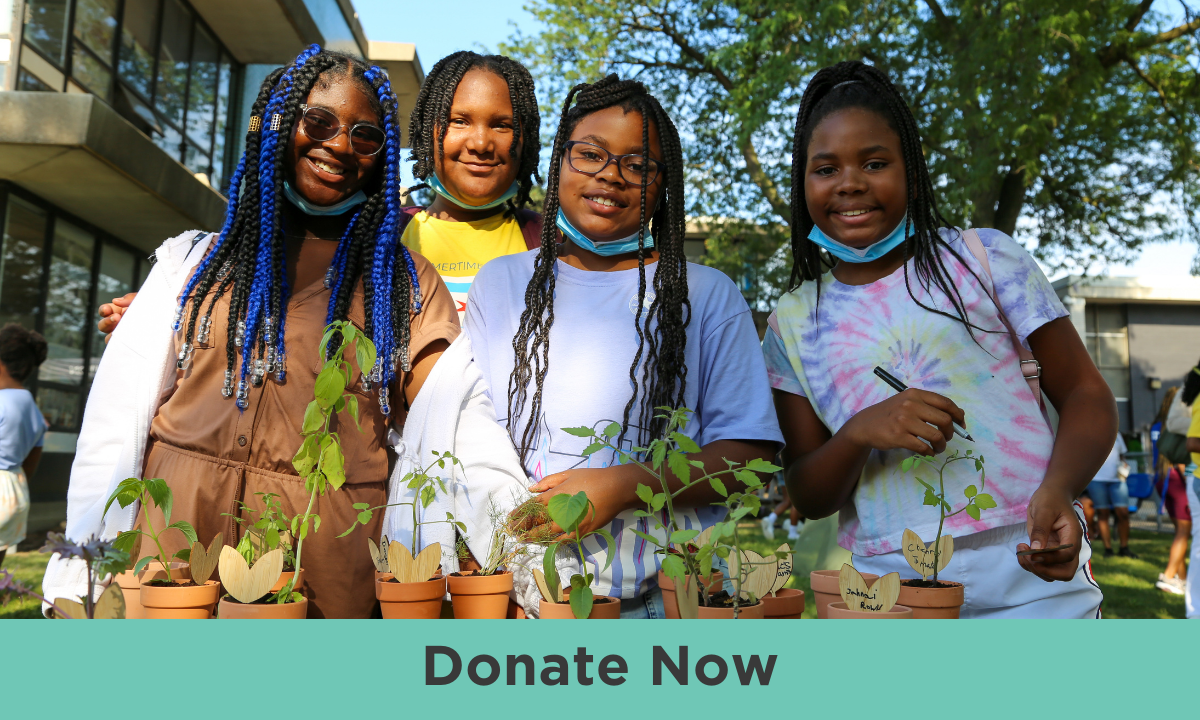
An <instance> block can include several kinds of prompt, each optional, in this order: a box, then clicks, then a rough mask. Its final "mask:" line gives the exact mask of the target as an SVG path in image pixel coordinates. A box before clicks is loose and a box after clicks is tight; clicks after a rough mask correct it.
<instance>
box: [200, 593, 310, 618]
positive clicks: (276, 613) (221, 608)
mask: <svg viewBox="0 0 1200 720" xmlns="http://www.w3.org/2000/svg"><path fill="white" fill-rule="evenodd" d="M307 616H308V598H304V599H303V600H301V601H300V602H295V603H284V604H282V605H280V604H279V603H249V604H247V603H240V602H238V601H237V600H232V599H230V598H221V602H220V604H219V605H217V617H219V618H221V619H222V620H303V619H304V618H306V617H307Z"/></svg>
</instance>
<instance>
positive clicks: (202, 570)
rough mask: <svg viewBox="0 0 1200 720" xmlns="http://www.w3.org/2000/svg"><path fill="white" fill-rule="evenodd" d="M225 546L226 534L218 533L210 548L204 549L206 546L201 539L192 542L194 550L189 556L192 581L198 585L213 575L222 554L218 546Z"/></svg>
mask: <svg viewBox="0 0 1200 720" xmlns="http://www.w3.org/2000/svg"><path fill="white" fill-rule="evenodd" d="M224 546H225V535H224V534H223V533H217V536H216V537H215V538H213V539H212V542H211V543H209V545H208V550H207V551H205V550H204V546H203V545H201V544H200V541H199V540H197V541H196V542H194V543H192V551H191V554H190V555H189V556H188V565H189V566H190V567H189V569H190V571H191V574H192V582H194V583H196V584H197V585H203V584H204V583H206V582H208V579H209V578H210V577H212V574H213V570H216V569H217V562H218V561H219V560H220V559H221V555H220V554H219V553H218V552H217V548H219V547H224Z"/></svg>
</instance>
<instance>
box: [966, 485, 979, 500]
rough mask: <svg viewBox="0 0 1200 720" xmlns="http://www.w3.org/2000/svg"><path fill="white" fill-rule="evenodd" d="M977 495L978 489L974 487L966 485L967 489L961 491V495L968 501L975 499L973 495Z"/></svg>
mask: <svg viewBox="0 0 1200 720" xmlns="http://www.w3.org/2000/svg"><path fill="white" fill-rule="evenodd" d="M978 493H979V488H977V487H975V486H974V485H968V486H967V489H966V490H963V495H966V496H967V499H968V500H970V499H971V498H973V497H975V495H977V494H978Z"/></svg>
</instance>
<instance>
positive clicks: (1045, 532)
mask: <svg viewBox="0 0 1200 720" xmlns="http://www.w3.org/2000/svg"><path fill="white" fill-rule="evenodd" d="M1028 515H1029V519H1028V520H1027V521H1026V526H1027V527H1028V529H1029V543H1028V544H1025V543H1019V544H1018V545H1017V552H1021V551H1022V550H1040V549H1042V548H1047V547H1057V546H1059V545H1068V544H1069V545H1071V547H1069V548H1067V549H1066V550H1057V551H1055V552H1052V553H1046V554H1044V555H1026V556H1024V557H1021V556H1018V557H1017V562H1019V563H1021V567H1023V568H1025V569H1026V570H1028V571H1029V572H1031V573H1033V574H1034V575H1037V576H1038V577H1040V578H1041V579H1043V580H1045V581H1046V582H1053V581H1055V580H1062V581H1064V582H1066V581H1069V580H1071V579H1072V578H1074V577H1075V573H1076V571H1078V570H1079V550H1080V548H1081V547H1082V543H1083V526H1082V525H1081V524H1080V523H1079V516H1078V515H1076V514H1075V503H1074V500H1073V499H1072V498H1071V497H1070V495H1068V494H1066V493H1063V492H1060V491H1056V490H1055V489H1054V488H1053V487H1050V486H1046V485H1043V486H1042V487H1040V488H1038V490H1037V492H1035V493H1034V494H1033V497H1032V498H1030V500H1029V513H1028Z"/></svg>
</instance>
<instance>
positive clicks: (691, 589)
mask: <svg viewBox="0 0 1200 720" xmlns="http://www.w3.org/2000/svg"><path fill="white" fill-rule="evenodd" d="M675 603H676V605H677V606H678V607H679V618H680V619H681V620H695V619H697V618H699V617H700V586H699V585H698V584H697V582H696V576H695V575H688V576H687V577H685V578H684V581H683V582H682V583H680V582H679V581H676V582H675Z"/></svg>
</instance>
